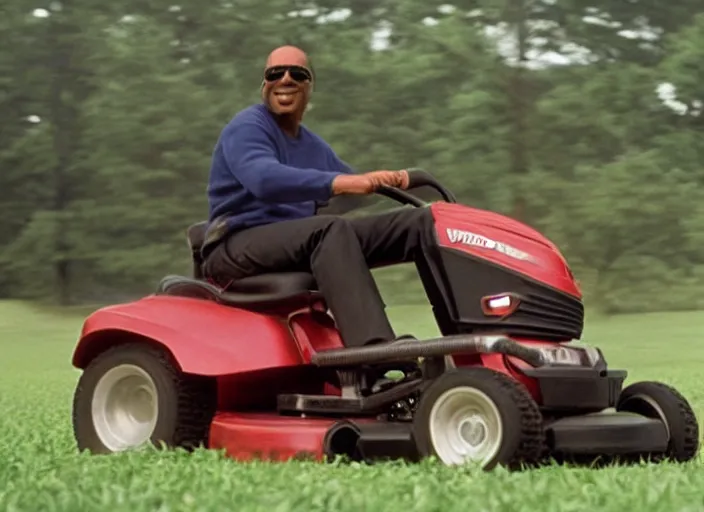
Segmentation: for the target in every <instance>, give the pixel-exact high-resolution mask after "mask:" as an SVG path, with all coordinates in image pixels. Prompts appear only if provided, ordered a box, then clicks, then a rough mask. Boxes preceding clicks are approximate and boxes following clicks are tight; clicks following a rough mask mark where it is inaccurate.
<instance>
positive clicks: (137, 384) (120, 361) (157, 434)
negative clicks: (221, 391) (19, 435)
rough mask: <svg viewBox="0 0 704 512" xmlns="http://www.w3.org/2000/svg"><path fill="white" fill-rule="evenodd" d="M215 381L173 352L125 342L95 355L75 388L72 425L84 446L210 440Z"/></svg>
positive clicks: (115, 448) (98, 448) (111, 449)
mask: <svg viewBox="0 0 704 512" xmlns="http://www.w3.org/2000/svg"><path fill="white" fill-rule="evenodd" d="M216 396H217V394H216V389H215V383H214V381H212V380H211V379H203V378H198V377H193V376H187V375H183V374H181V373H180V372H179V370H178V369H177V368H176V366H175V364H173V362H172V361H171V358H170V357H169V354H168V353H166V352H164V351H162V350H160V349H157V348H156V347H153V346H150V345H146V344H133V343H130V344H125V345H118V346H116V347H113V348H111V349H108V350H107V351H105V352H104V353H102V354H100V355H99V356H98V357H96V358H95V359H94V360H93V361H91V363H90V364H89V365H88V367H87V368H86V369H85V371H84V372H83V375H81V378H80V380H79V381H78V386H77V387H76V391H75V394H74V402H73V429H74V435H75V438H76V441H77V444H78V449H79V450H80V451H83V450H88V451H90V452H92V453H96V454H97V453H115V452H122V451H125V450H133V449H136V448H140V447H143V446H145V445H147V444H152V445H154V446H159V445H160V444H162V443H163V444H164V445H166V447H182V448H185V449H192V448H197V447H198V446H200V445H207V441H208V431H209V427H210V421H211V419H212V417H213V414H214V412H215V405H216V402H215V401H216Z"/></svg>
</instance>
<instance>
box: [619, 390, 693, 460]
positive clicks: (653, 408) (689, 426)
mask: <svg viewBox="0 0 704 512" xmlns="http://www.w3.org/2000/svg"><path fill="white" fill-rule="evenodd" d="M616 409H617V410H618V411H623V412H632V413H636V414H640V415H642V416H645V417H648V418H657V419H660V420H661V421H663V423H665V426H666V428H667V431H668V434H669V437H670V441H669V443H668V447H667V451H666V453H665V454H664V455H665V457H666V458H668V459H671V460H674V461H677V462H686V461H688V460H691V459H693V458H694V457H695V456H696V454H697V451H698V450H699V425H698V423H697V418H696V416H695V415H694V411H693V410H692V408H691V406H690V405H689V402H687V400H686V399H685V398H684V397H683V396H682V395H681V394H680V393H679V392H678V391H677V390H676V389H675V388H673V387H671V386H668V385H667V384H663V383H660V382H652V381H645V382H636V383H635V384H631V385H630V386H628V387H626V388H625V389H624V390H623V391H622V392H621V396H620V397H619V400H618V404H617V406H616Z"/></svg>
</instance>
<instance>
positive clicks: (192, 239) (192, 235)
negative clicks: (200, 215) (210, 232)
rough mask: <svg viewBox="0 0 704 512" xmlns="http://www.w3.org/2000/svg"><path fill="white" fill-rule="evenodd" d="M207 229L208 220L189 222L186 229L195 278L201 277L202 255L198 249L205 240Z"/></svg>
mask: <svg viewBox="0 0 704 512" xmlns="http://www.w3.org/2000/svg"><path fill="white" fill-rule="evenodd" d="M207 229H208V221H201V222H197V223H195V224H191V225H190V226H188V229H187V230H186V238H187V240H188V247H189V248H190V249H191V258H192V260H193V277H194V278H196V279H202V278H203V257H202V256H201V254H200V250H201V248H202V247H203V243H204V242H205V232H206V230H207Z"/></svg>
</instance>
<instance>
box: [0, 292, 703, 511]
mask: <svg viewBox="0 0 704 512" xmlns="http://www.w3.org/2000/svg"><path fill="white" fill-rule="evenodd" d="M391 314H392V318H393V322H394V324H395V326H396V327H397V329H398V330H399V332H413V333H415V334H417V335H419V336H432V335H433V334H436V331H435V329H434V326H433V324H432V321H431V320H430V316H429V312H428V311H427V310H426V309H424V308H419V307H405V308H404V307H399V308H395V309H394V310H393V311H391ZM80 326H81V317H78V316H75V315H69V314H66V313H63V314H62V313H60V312H56V311H54V312H46V311H39V310H37V309H33V308H30V307H29V306H26V305H23V304H20V303H0V510H2V511H8V512H9V511H12V510H32V511H38V510H42V511H45V510H46V511H53V510H67V511H75V512H78V511H82V510H90V511H93V510H101V511H102V510H105V511H108V510H109V511H111V512H112V511H121V510H125V511H130V512H136V511H141V510H144V511H147V510H149V511H156V510H161V511H175V510H184V511H185V510H187V511H198V510H218V511H221V510H233V511H238V512H239V511H242V512H244V511H254V510H256V511H259V510H261V511H267V512H275V511H289V510H296V511H298V510H300V511H304V510H306V509H309V510H321V511H322V510H324V511H346V510H349V511H356V512H361V511H364V510H369V511H371V510H383V511H384V512H392V511H404V512H408V511H410V510H423V511H443V512H444V511H450V510H458V511H463V512H466V511H492V512H493V511H504V510H506V511H509V510H510V511H513V510H517V511H518V510H525V511H548V510H560V511H570V510H599V511H608V510H613V511H617V510H618V511H620V510H642V511H645V510H647V511H648V512H655V511H663V512H675V511H680V512H684V511H695V510H697V511H698V510H703V509H704V490H703V488H702V486H701V480H702V478H703V477H704V466H703V465H702V462H701V460H698V461H696V462H694V463H692V464H689V465H681V466H674V465H660V466H654V465H653V466H638V467H629V468H607V469H601V470H589V469H582V468H580V469H568V468H559V467H547V468H541V469H539V470H534V471H526V472H521V473H508V472H505V471H502V470H497V471H494V472H492V473H481V472H479V473H478V472H474V471H470V470H467V469H451V468H445V467H442V466H439V465H436V464H429V463H426V464H421V465H417V466H403V465H398V464H393V465H376V466H370V467H364V466H357V465H351V466H340V467H337V466H331V465H316V464H314V463H287V464H264V463H255V464H238V463H235V462H233V461H230V460H227V459H225V458H222V457H221V456H220V455H219V454H217V453H214V452H207V451H202V452H198V453H195V454H193V455H185V454H183V453H180V452H167V453H163V452H162V453H158V452H144V453H132V454H126V455H119V456H109V457H92V456H88V455H78V454H77V453H76V450H75V445H74V441H73V437H72V431H71V398H72V394H73V388H74V385H75V382H76V379H77V377H78V372H77V371H76V370H74V369H73V368H72V367H71V365H70V357H71V351H72V349H73V344H74V343H75V340H76V337H77V335H78V332H79V329H80ZM585 340H586V341H588V342H590V343H592V344H596V345H599V346H601V347H602V348H603V349H604V351H605V354H606V356H607V358H608V360H609V362H610V364H611V366H614V367H626V368H627V369H628V370H629V371H630V377H629V379H628V381H627V383H628V382H632V381H633V380H641V379H658V380H664V381H666V382H668V383H670V384H673V385H675V386H676V387H678V388H679V389H680V391H682V392H683V393H684V394H685V396H687V398H688V399H689V400H690V401H691V402H692V404H693V405H694V407H695V410H696V413H697V415H698V416H699V417H700V418H702V417H704V365H703V364H702V361H704V313H679V314H652V315H639V316H629V317H618V318H612V319H595V320H593V321H591V320H589V321H588V328H587V331H586V333H585Z"/></svg>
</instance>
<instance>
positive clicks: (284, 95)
mask: <svg viewBox="0 0 704 512" xmlns="http://www.w3.org/2000/svg"><path fill="white" fill-rule="evenodd" d="M297 93H298V91H276V92H274V96H276V99H277V100H278V101H279V103H291V102H292V101H293V99H294V97H295V95H296V94H297Z"/></svg>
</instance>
